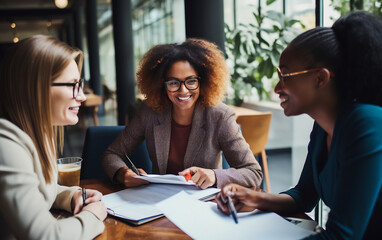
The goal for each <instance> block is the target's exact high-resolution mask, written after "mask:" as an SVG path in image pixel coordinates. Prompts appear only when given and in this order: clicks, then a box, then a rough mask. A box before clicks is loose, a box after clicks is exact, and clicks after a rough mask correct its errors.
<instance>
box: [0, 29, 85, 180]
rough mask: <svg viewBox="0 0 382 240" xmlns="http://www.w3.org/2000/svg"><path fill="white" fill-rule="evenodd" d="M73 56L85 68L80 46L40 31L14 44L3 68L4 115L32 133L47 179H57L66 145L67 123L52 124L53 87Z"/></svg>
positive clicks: (0, 110) (0, 99)
mask: <svg viewBox="0 0 382 240" xmlns="http://www.w3.org/2000/svg"><path fill="white" fill-rule="evenodd" d="M71 60H75V62H76V63H77V65H78V69H79V71H80V72H81V69H82V62H83V54H82V52H81V51H80V50H77V49H74V48H72V47H70V46H68V45H67V44H65V43H63V42H60V41H59V40H57V39H55V38H53V37H50V36H44V35H36V36H33V37H30V38H26V39H23V40H21V41H20V42H19V43H17V44H15V45H13V46H12V47H11V48H10V49H9V51H8V52H7V54H6V56H5V57H4V59H3V64H2V67H1V69H0V79H1V80H0V117H2V118H6V119H8V120H9V121H11V122H12V123H14V124H15V125H17V126H18V127H19V128H20V129H22V130H23V131H24V132H25V133H26V134H28V135H29V136H30V138H31V139H32V141H33V143H34V144H35V147H36V149H37V152H38V155H39V158H40V162H41V166H42V171H43V174H44V178H45V181H46V182H47V183H50V182H51V181H52V179H53V171H54V169H55V168H54V166H55V164H56V159H55V158H56V157H57V147H58V146H60V147H61V149H62V146H63V126H55V127H53V125H52V113H51V105H52V103H51V91H50V88H51V83H52V82H53V80H54V79H56V78H57V77H58V76H60V75H61V73H62V72H63V70H64V69H65V68H66V67H67V66H68V65H69V63H70V61H71ZM58 144H59V145H58Z"/></svg>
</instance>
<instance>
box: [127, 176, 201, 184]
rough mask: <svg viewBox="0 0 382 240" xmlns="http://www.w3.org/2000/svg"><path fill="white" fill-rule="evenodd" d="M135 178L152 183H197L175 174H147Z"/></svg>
mask: <svg viewBox="0 0 382 240" xmlns="http://www.w3.org/2000/svg"><path fill="white" fill-rule="evenodd" d="M135 178H141V179H144V180H146V181H148V182H151V183H166V184H182V185H195V183H194V182H193V181H192V180H188V181H186V179H185V178H184V176H180V175H174V174H164V175H158V174H147V175H142V176H135Z"/></svg>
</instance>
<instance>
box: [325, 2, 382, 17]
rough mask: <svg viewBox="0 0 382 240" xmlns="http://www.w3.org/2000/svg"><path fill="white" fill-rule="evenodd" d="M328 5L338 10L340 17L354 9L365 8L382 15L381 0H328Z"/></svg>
mask: <svg viewBox="0 0 382 240" xmlns="http://www.w3.org/2000/svg"><path fill="white" fill-rule="evenodd" d="M330 6H331V7H333V9H334V10H336V11H337V12H339V13H340V16H341V17H342V16H345V15H346V14H348V13H349V12H351V11H355V10H365V11H368V12H371V13H374V14H375V15H379V16H382V0H354V1H351V0H330Z"/></svg>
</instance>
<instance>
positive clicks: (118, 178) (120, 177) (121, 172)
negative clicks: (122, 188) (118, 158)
mask: <svg viewBox="0 0 382 240" xmlns="http://www.w3.org/2000/svg"><path fill="white" fill-rule="evenodd" d="M128 169H129V168H127V167H121V168H120V169H118V170H117V172H116V173H115V174H114V181H115V182H118V183H121V184H123V182H124V179H125V173H126V172H127V170H128Z"/></svg>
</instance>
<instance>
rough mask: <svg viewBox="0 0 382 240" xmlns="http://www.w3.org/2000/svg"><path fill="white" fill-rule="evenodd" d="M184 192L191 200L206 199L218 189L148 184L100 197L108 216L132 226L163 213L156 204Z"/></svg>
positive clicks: (160, 215)
mask: <svg viewBox="0 0 382 240" xmlns="http://www.w3.org/2000/svg"><path fill="white" fill-rule="evenodd" d="M181 191H184V192H185V194H186V195H189V196H190V197H191V198H192V199H196V200H197V199H206V198H210V197H211V196H214V195H215V194H217V193H218V192H219V191H220V189H218V188H207V189H204V190H202V189H200V188H199V187H196V186H190V185H177V184H155V183H154V184H148V185H142V186H139V187H135V188H127V189H124V190H122V191H119V192H115V193H111V194H107V195H105V196H103V197H102V201H104V203H105V205H106V207H107V209H108V210H107V211H108V213H109V214H110V215H113V216H116V217H119V218H122V219H124V220H125V221H127V222H130V223H132V224H134V225H140V224H143V223H146V222H148V221H151V220H154V219H156V218H159V217H162V216H163V213H162V211H161V210H159V209H158V208H157V207H156V205H155V204H156V203H158V202H160V201H162V200H164V199H166V198H168V197H170V196H172V195H175V194H177V193H179V192H181Z"/></svg>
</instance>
